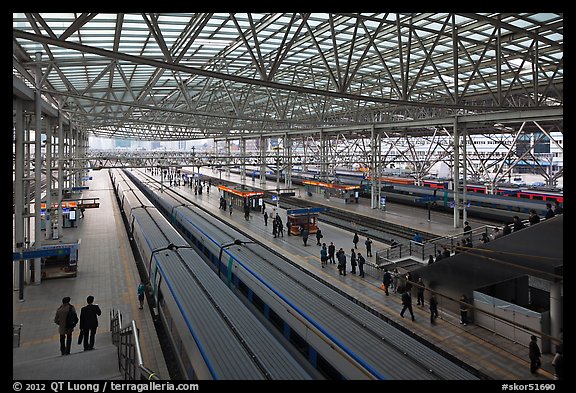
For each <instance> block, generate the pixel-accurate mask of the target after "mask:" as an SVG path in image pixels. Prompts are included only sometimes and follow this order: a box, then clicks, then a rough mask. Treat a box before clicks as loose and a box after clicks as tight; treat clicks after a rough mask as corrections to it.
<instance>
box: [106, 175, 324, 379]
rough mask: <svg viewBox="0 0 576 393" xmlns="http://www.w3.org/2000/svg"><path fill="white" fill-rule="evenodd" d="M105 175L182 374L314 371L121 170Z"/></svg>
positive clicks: (266, 375) (254, 375)
mask: <svg viewBox="0 0 576 393" xmlns="http://www.w3.org/2000/svg"><path fill="white" fill-rule="evenodd" d="M110 178H111V181H112V184H113V187H114V192H115V194H116V197H117V201H118V204H119V206H120V210H121V211H122V215H123V218H124V221H125V224H126V228H127V231H128V235H129V238H130V240H131V243H132V244H133V247H134V249H135V250H136V254H137V257H138V259H139V260H140V262H141V264H142V265H143V267H144V269H145V271H146V275H147V281H149V285H150V286H151V299H152V302H151V303H152V304H154V306H155V307H154V309H155V310H156V311H155V313H157V317H158V318H160V320H161V322H162V324H163V326H164V330H165V332H166V333H167V336H168V338H169V341H170V343H171V346H172V352H173V353H174V354H175V358H176V363H177V365H178V369H179V373H180V375H181V376H182V379H190V380H197V379H200V380H270V379H273V380H311V379H317V378H318V375H317V373H312V372H311V370H310V368H309V367H304V366H302V363H305V362H303V360H302V359H300V358H299V356H297V355H295V354H294V353H291V352H289V351H288V350H287V349H286V348H285V345H284V343H283V342H282V341H280V340H278V338H277V337H275V336H274V335H273V334H271V333H270V331H269V329H268V328H267V327H266V326H264V324H263V323H262V322H261V321H260V320H259V319H258V318H257V317H256V316H254V315H253V314H252V313H251V312H250V311H249V310H248V309H247V307H246V306H245V305H244V304H243V302H242V301H241V300H240V299H239V298H238V297H236V296H235V295H234V294H233V293H232V292H230V291H228V290H227V288H226V285H225V284H224V283H223V282H222V281H221V280H219V279H218V277H217V276H216V275H214V273H213V271H212V270H211V269H210V268H209V267H208V266H207V265H206V264H204V263H203V262H202V257H201V256H200V255H199V254H198V252H197V251H195V250H194V249H192V248H191V247H190V245H189V244H188V242H187V241H186V240H185V239H184V238H183V237H182V236H181V235H180V234H179V233H178V232H177V231H176V230H175V229H174V228H173V226H172V225H171V224H170V223H169V222H168V221H167V220H166V218H164V216H163V215H162V214H161V213H160V212H159V211H158V209H157V208H156V207H155V206H154V205H153V204H152V203H151V202H150V201H149V199H148V198H147V197H146V196H145V195H144V194H143V193H142V192H141V191H140V190H139V189H138V188H137V187H135V186H134V185H133V184H132V181H131V180H130V179H129V178H128V177H127V176H125V175H124V174H123V173H122V172H119V171H117V170H114V171H110ZM270 353H273V354H274V356H270Z"/></svg>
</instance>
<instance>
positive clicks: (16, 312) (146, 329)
mask: <svg viewBox="0 0 576 393" xmlns="http://www.w3.org/2000/svg"><path fill="white" fill-rule="evenodd" d="M91 175H92V180H90V181H88V182H87V185H88V186H89V189H88V190H85V191H83V193H82V196H81V197H82V198H91V197H97V198H99V199H100V207H99V208H94V209H86V211H85V213H84V218H83V219H79V220H78V221H77V227H75V228H65V229H64V231H65V232H68V231H70V232H72V231H74V236H76V237H77V238H80V239H81V245H80V248H79V258H78V274H77V277H71V278H58V279H49V280H43V281H42V282H41V283H40V284H38V285H26V286H25V287H24V299H23V301H20V300H19V292H18V291H14V293H13V297H12V306H13V307H12V319H13V323H14V324H15V325H21V330H20V346H19V347H16V348H13V369H12V371H13V379H18V380H29V379H30V380H34V379H36V380H39V379H46V380H71V379H73V380H74V379H94V380H107V379H119V378H120V375H119V373H118V357H117V352H116V346H114V345H113V344H112V339H111V332H110V311H111V310H117V311H119V312H121V313H122V316H123V323H124V324H126V323H130V321H132V320H135V321H136V325H137V327H138V329H139V337H140V345H141V348H142V357H143V360H144V365H145V366H146V367H147V368H149V369H150V370H152V371H153V372H155V373H156V375H157V376H159V377H160V378H161V379H170V376H169V373H168V369H167V366H166V362H165V360H164V356H163V354H162V349H161V346H160V342H159V339H158V336H157V334H156V329H155V326H154V321H153V319H152V314H151V312H150V310H149V309H148V308H147V307H144V309H143V310H140V309H138V299H137V291H136V288H137V286H138V284H139V283H140V278H139V273H138V269H137V266H136V263H135V261H134V256H133V254H132V250H131V248H130V243H129V241H128V236H127V234H126V230H125V228H124V224H123V221H122V216H121V213H120V210H119V209H118V204H117V202H116V199H115V196H114V190H113V188H112V184H111V181H110V177H109V175H108V171H106V170H103V171H94V172H91ZM89 295H92V296H94V299H95V300H94V303H95V304H98V305H99V306H100V309H101V310H102V315H101V316H100V317H99V321H98V330H97V333H96V338H95V350H93V351H87V352H84V351H83V346H82V345H78V344H77V339H78V334H79V326H77V327H76V328H75V329H74V334H73V340H72V350H71V353H70V356H61V355H60V341H59V334H58V326H57V325H56V324H55V323H54V316H55V314H56V310H57V308H58V307H59V306H60V305H61V304H62V298H63V297H65V296H69V297H70V298H71V302H70V303H71V304H73V305H74V306H75V308H76V310H77V312H78V315H80V309H81V308H82V307H83V306H85V305H86V297H87V296H89Z"/></svg>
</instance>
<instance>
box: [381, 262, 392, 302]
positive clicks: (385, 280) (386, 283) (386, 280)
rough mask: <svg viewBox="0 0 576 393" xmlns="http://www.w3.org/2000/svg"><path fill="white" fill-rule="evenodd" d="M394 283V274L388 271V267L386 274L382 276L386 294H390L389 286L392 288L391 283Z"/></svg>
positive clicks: (385, 270)
mask: <svg viewBox="0 0 576 393" xmlns="http://www.w3.org/2000/svg"><path fill="white" fill-rule="evenodd" d="M391 283H392V275H391V274H390V272H389V271H388V269H386V268H384V275H383V276H382V287H383V288H384V293H385V294H386V296H389V295H390V294H389V293H388V288H390V284H391Z"/></svg>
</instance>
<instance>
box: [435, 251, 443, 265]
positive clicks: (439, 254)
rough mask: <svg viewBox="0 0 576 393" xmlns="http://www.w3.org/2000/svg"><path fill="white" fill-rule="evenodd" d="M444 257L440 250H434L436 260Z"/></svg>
mask: <svg viewBox="0 0 576 393" xmlns="http://www.w3.org/2000/svg"><path fill="white" fill-rule="evenodd" d="M443 258H444V257H443V256H442V252H441V251H440V250H438V251H436V262H438V261H440V260H441V259H443Z"/></svg>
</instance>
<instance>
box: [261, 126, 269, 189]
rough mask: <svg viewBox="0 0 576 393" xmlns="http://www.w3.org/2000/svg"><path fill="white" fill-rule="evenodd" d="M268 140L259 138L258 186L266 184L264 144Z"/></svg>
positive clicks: (262, 137)
mask: <svg viewBox="0 0 576 393" xmlns="http://www.w3.org/2000/svg"><path fill="white" fill-rule="evenodd" d="M267 143H268V138H264V136H260V186H263V185H264V184H266V144H267Z"/></svg>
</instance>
